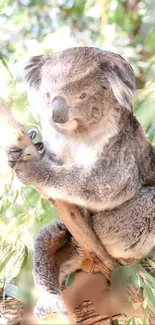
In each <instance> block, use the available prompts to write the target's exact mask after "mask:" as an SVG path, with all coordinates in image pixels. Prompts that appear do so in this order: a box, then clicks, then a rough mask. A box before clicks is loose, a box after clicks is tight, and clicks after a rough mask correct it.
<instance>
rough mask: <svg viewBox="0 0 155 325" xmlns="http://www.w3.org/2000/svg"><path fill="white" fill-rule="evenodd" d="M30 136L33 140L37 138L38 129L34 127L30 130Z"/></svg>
mask: <svg viewBox="0 0 155 325" xmlns="http://www.w3.org/2000/svg"><path fill="white" fill-rule="evenodd" d="M28 135H29V137H30V138H31V140H33V139H35V137H36V135H37V131H36V130H34V129H32V130H30V131H29V132H28Z"/></svg>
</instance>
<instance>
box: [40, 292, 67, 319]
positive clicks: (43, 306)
mask: <svg viewBox="0 0 155 325" xmlns="http://www.w3.org/2000/svg"><path fill="white" fill-rule="evenodd" d="M34 314H35V316H36V317H37V318H39V319H48V318H53V317H55V316H56V315H61V316H67V311H66V309H65V306H64V302H63V299H62V297H61V296H59V295H58V294H53V293H48V292H46V293H43V294H42V295H41V297H40V299H39V300H38V302H37V305H36V306H35V309H34Z"/></svg>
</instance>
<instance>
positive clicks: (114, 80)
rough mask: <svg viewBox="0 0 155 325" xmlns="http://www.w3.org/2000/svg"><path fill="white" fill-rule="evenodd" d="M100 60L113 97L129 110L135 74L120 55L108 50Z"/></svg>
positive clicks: (131, 102) (130, 108)
mask: <svg viewBox="0 0 155 325" xmlns="http://www.w3.org/2000/svg"><path fill="white" fill-rule="evenodd" d="M100 62H101V68H102V70H103V72H104V74H105V78H106V80H108V82H109V87H110V88H111V90H112V91H113V94H114V96H115V98H116V99H117V101H118V102H119V104H120V105H121V106H122V107H126V108H127V109H128V110H130V111H131V110H132V104H133V96H134V90H135V76H134V72H133V70H132V68H131V66H130V64H129V63H128V62H127V61H126V60H125V59H123V58H122V57H121V56H120V55H118V54H114V53H110V52H109V53H108V54H104V55H102V57H101V61H100Z"/></svg>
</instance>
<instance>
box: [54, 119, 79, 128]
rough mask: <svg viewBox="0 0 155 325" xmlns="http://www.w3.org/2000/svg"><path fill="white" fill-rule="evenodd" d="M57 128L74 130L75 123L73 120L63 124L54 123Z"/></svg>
mask: <svg viewBox="0 0 155 325" xmlns="http://www.w3.org/2000/svg"><path fill="white" fill-rule="evenodd" d="M55 124H56V125H57V126H59V127H61V128H62V129H75V128H76V127H77V121H76V120H75V119H70V120H69V121H67V122H65V123H55Z"/></svg>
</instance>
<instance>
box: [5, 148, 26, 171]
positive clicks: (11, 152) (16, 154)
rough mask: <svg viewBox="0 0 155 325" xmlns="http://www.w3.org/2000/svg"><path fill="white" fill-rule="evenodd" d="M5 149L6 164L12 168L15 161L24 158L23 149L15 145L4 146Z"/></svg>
mask: <svg viewBox="0 0 155 325" xmlns="http://www.w3.org/2000/svg"><path fill="white" fill-rule="evenodd" d="M5 151H6V153H7V155H8V164H9V166H10V167H11V168H14V166H15V165H16V163H17V162H19V161H22V160H23V159H24V151H23V149H20V148H17V147H6V148H5Z"/></svg>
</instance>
